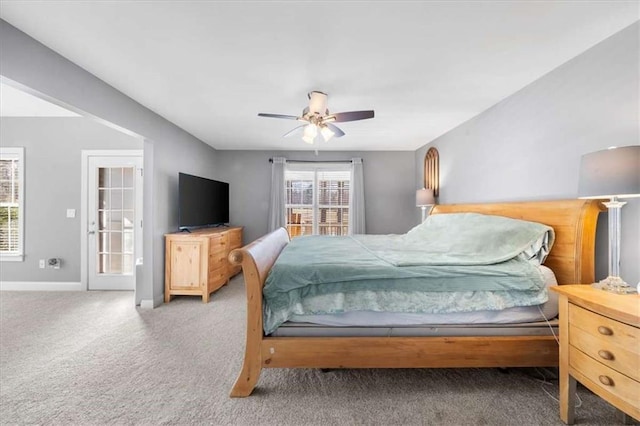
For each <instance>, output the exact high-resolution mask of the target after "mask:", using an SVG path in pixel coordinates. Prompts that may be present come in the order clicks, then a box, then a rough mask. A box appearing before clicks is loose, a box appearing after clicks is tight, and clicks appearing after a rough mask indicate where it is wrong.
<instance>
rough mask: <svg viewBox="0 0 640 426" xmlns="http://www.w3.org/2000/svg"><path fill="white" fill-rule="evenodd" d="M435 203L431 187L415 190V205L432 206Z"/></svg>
mask: <svg viewBox="0 0 640 426" xmlns="http://www.w3.org/2000/svg"><path fill="white" fill-rule="evenodd" d="M435 203H436V200H435V198H434V196H433V189H426V188H422V189H418V190H417V191H416V207H423V206H432V205H434V204H435Z"/></svg>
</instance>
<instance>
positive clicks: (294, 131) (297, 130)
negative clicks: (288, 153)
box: [282, 124, 306, 138]
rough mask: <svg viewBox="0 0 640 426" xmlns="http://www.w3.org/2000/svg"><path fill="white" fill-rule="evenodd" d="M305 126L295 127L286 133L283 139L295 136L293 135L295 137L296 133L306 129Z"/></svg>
mask: <svg viewBox="0 0 640 426" xmlns="http://www.w3.org/2000/svg"><path fill="white" fill-rule="evenodd" d="M305 126H306V124H303V125H301V126H298V127H295V128H293V129H292V130H289V131H288V132H287V133H285V134H284V135H282V137H283V138H288V137H289V136H293V135H295V134H296V133H300V131H301V130H302V129H304V128H305Z"/></svg>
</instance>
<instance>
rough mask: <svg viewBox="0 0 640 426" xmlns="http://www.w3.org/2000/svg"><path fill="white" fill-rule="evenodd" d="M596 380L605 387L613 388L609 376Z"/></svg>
mask: <svg viewBox="0 0 640 426" xmlns="http://www.w3.org/2000/svg"><path fill="white" fill-rule="evenodd" d="M598 379H600V383H602V384H603V385H605V386H613V379H612V378H611V377H609V376H599V377H598Z"/></svg>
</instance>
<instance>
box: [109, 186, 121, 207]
mask: <svg viewBox="0 0 640 426" xmlns="http://www.w3.org/2000/svg"><path fill="white" fill-rule="evenodd" d="M111 209H112V210H122V189H120V188H118V189H112V190H111Z"/></svg>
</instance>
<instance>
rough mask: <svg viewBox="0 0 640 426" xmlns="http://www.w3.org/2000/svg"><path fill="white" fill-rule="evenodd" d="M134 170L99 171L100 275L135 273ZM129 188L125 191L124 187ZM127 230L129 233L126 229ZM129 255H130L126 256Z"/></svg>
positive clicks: (110, 169) (97, 254)
mask: <svg viewBox="0 0 640 426" xmlns="http://www.w3.org/2000/svg"><path fill="white" fill-rule="evenodd" d="M134 171H135V170H134V168H133V167H127V168H121V167H114V168H106V167H100V168H99V169H98V188H96V190H97V191H98V211H97V217H98V220H97V222H98V224H97V232H96V235H97V238H98V244H97V246H96V249H97V253H96V260H97V262H96V264H97V268H96V269H97V270H98V273H99V274H119V275H121V274H128V275H130V274H132V273H133V253H134V247H135V244H134V237H133V235H134V234H133V224H134V207H135V200H134V188H133V186H134ZM125 186H126V187H127V188H128V189H124V187H125ZM125 229H127V230H128V231H127V232H124V230H125ZM123 253H126V255H123Z"/></svg>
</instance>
